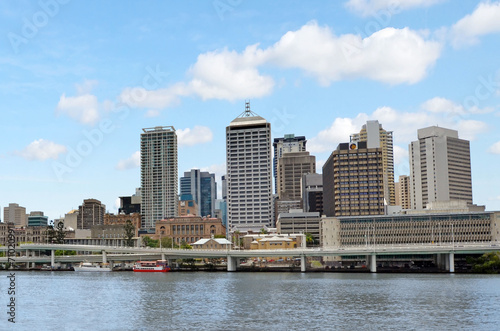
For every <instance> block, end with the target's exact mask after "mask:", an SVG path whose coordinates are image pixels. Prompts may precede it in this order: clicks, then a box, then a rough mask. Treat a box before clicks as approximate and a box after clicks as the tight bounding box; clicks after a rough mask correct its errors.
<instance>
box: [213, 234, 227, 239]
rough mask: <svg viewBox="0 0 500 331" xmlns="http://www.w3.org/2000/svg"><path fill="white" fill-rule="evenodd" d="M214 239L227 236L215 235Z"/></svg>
mask: <svg viewBox="0 0 500 331" xmlns="http://www.w3.org/2000/svg"><path fill="white" fill-rule="evenodd" d="M214 238H226V236H225V235H223V234H216V235H214Z"/></svg>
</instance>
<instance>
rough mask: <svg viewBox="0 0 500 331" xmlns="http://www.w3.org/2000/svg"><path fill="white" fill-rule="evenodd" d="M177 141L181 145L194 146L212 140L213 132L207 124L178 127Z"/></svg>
mask: <svg viewBox="0 0 500 331" xmlns="http://www.w3.org/2000/svg"><path fill="white" fill-rule="evenodd" d="M176 133H177V141H178V144H179V146H193V145H197V144H203V143H207V142H210V141H212V138H213V134H212V131H211V130H210V128H208V127H206V126H199V125H197V126H195V127H194V128H192V129H190V128H186V129H178V130H177V131H176Z"/></svg>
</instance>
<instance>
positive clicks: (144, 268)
mask: <svg viewBox="0 0 500 331" xmlns="http://www.w3.org/2000/svg"><path fill="white" fill-rule="evenodd" d="M133 270H134V272H169V271H170V267H169V266H168V265H167V261H165V260H157V261H137V262H136V263H135V264H134V268H133Z"/></svg>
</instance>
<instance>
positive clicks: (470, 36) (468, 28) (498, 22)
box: [451, 1, 500, 47]
mask: <svg viewBox="0 0 500 331" xmlns="http://www.w3.org/2000/svg"><path fill="white" fill-rule="evenodd" d="M497 32H500V2H499V1H495V2H490V1H484V2H481V3H480V4H479V5H478V6H477V7H476V9H474V11H473V12H472V14H469V15H467V16H465V17H464V18H462V19H461V20H459V21H458V22H457V23H455V24H454V25H453V26H452V27H451V43H452V45H453V46H454V47H461V46H464V45H473V44H476V43H478V42H479V37H480V36H483V35H486V34H490V33H497Z"/></svg>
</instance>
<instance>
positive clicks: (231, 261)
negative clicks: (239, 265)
mask: <svg viewBox="0 0 500 331" xmlns="http://www.w3.org/2000/svg"><path fill="white" fill-rule="evenodd" d="M236 260H237V258H235V257H232V256H229V255H228V257H227V271H236Z"/></svg>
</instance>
